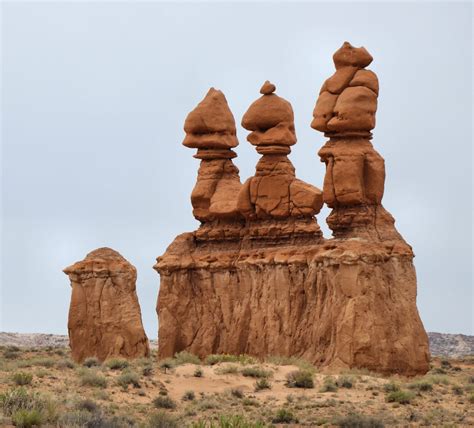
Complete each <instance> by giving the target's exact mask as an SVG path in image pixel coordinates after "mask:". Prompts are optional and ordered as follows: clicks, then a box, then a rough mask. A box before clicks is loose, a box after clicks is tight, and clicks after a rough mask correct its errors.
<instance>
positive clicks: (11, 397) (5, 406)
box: [0, 387, 57, 422]
mask: <svg viewBox="0 0 474 428" xmlns="http://www.w3.org/2000/svg"><path fill="white" fill-rule="evenodd" d="M0 407H1V409H2V411H3V414H4V415H5V416H11V417H13V415H15V414H18V415H17V416H18V418H23V419H25V420H26V421H27V420H28V418H29V417H31V418H32V419H34V418H35V416H34V414H33V413H34V412H32V411H36V412H38V413H40V415H41V420H42V421H43V422H54V421H55V420H56V418H57V408H56V403H55V402H53V401H52V400H50V399H49V398H47V397H45V396H42V395H41V394H39V393H37V392H28V391H27V390H26V389H25V388H23V387H20V388H14V389H11V390H9V391H6V392H4V393H2V394H0ZM20 411H28V412H32V416H28V415H27V414H26V413H25V412H23V413H21V412H20Z"/></svg>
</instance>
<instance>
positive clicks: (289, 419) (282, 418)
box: [272, 409, 299, 424]
mask: <svg viewBox="0 0 474 428" xmlns="http://www.w3.org/2000/svg"><path fill="white" fill-rule="evenodd" d="M272 422H273V423H274V424H291V423H298V422H299V421H298V418H297V417H296V416H294V415H293V413H291V412H290V411H289V410H287V409H280V410H278V412H277V414H276V415H275V417H274V418H273V420H272Z"/></svg>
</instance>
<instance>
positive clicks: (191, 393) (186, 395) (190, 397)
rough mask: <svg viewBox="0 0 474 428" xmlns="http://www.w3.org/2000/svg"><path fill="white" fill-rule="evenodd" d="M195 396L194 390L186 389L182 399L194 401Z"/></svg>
mask: <svg viewBox="0 0 474 428" xmlns="http://www.w3.org/2000/svg"><path fill="white" fill-rule="evenodd" d="M195 398H196V394H195V393H194V391H186V392H185V393H184V395H183V401H194V400H195Z"/></svg>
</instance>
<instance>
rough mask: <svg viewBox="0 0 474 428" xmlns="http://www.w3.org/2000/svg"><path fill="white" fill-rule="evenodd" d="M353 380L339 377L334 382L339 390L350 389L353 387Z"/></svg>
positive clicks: (347, 377)
mask: <svg viewBox="0 0 474 428" xmlns="http://www.w3.org/2000/svg"><path fill="white" fill-rule="evenodd" d="M354 383H355V381H354V378H353V377H350V376H339V377H338V378H337V380H336V385H337V386H338V387H339V388H348V389H349V388H352V387H353V386H354Z"/></svg>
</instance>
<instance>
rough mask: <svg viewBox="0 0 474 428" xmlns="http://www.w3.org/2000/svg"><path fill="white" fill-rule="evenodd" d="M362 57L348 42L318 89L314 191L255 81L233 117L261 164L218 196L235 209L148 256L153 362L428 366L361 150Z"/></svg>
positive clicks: (401, 267) (267, 95)
mask: <svg viewBox="0 0 474 428" xmlns="http://www.w3.org/2000/svg"><path fill="white" fill-rule="evenodd" d="M371 61H372V57H371V56H370V54H369V53H368V52H367V51H366V50H365V49H363V48H354V47H352V46H351V45H350V44H348V43H345V44H344V45H343V47H342V48H341V49H340V50H339V51H337V52H336V54H335V55H334V62H335V66H336V73H335V74H334V75H333V76H332V77H331V78H329V79H328V80H327V81H326V82H325V83H324V85H323V88H322V89H321V94H320V97H319V99H318V101H317V104H316V108H315V111H314V118H313V122H312V126H313V127H314V128H316V129H317V130H320V131H323V132H325V135H326V136H327V137H328V138H329V141H328V142H327V143H326V144H325V146H324V147H323V148H322V149H321V150H320V152H319V155H320V157H321V160H322V161H323V162H324V163H325V164H326V176H325V180H324V187H323V191H322V192H321V191H320V190H319V189H318V188H316V187H314V186H312V185H311V184H308V183H304V182H303V181H301V180H298V179H297V178H296V174H295V169H294V167H293V165H292V164H291V161H290V160H289V159H288V154H289V153H290V151H291V150H290V147H291V146H292V145H293V144H295V143H296V133H295V129H294V123H293V110H292V108H291V105H290V103H289V102H288V101H286V100H284V99H282V98H280V97H278V96H277V95H276V94H274V91H275V86H274V85H273V84H271V83H270V82H266V83H265V84H264V86H263V87H262V89H261V93H262V95H263V96H262V97H261V98H259V99H258V100H257V101H256V102H254V103H253V104H252V105H251V106H250V108H249V110H248V111H247V112H246V113H245V115H244V117H243V119H242V125H243V127H244V128H246V129H248V130H249V131H251V133H250V134H249V136H248V137H247V139H248V141H249V142H250V143H251V144H253V145H255V146H256V147H257V152H258V153H259V154H261V155H262V158H261V159H260V160H259V162H258V164H257V167H256V173H255V175H254V176H253V177H251V178H249V179H248V180H247V181H246V182H245V183H244V185H242V186H241V188H240V191H239V192H234V193H233V194H232V195H231V194H228V196H229V197H230V198H233V199H234V200H235V201H236V205H235V206H236V208H237V212H235V213H234V214H233V215H232V216H227V217H226V218H222V219H219V220H218V221H216V220H215V219H213V220H212V221H208V220H207V219H204V220H203V219H200V220H201V226H200V228H199V229H198V230H197V231H195V232H192V233H185V234H182V235H180V236H178V237H177V238H176V239H175V241H174V242H173V243H172V244H171V245H170V246H169V247H168V249H167V250H166V252H165V254H164V255H163V256H161V257H158V259H157V263H156V265H155V269H156V270H157V271H158V272H159V273H160V277H161V283H160V291H159V298H158V305H157V312H158V316H159V349H158V352H159V356H160V357H168V356H172V355H173V354H174V353H175V352H178V351H182V350H188V351H190V352H193V353H195V354H197V355H199V356H201V357H204V356H206V355H208V354H211V353H231V354H242V353H247V354H251V355H255V356H258V357H265V356H267V355H272V354H273V355H275V354H276V355H285V356H298V357H302V358H305V359H307V360H308V361H310V362H312V363H314V364H316V365H317V366H320V367H322V368H326V369H341V368H352V367H358V368H368V369H370V370H374V371H377V372H382V373H399V374H404V375H415V374H419V373H425V372H426V371H427V370H428V368H429V365H428V361H429V349H428V338H427V335H426V333H425V331H424V328H423V325H422V323H421V320H420V317H419V315H418V311H417V308H416V274H415V269H414V266H413V263H412V259H413V253H412V250H411V247H410V246H409V245H408V244H407V243H406V242H405V241H404V240H403V238H402V237H401V236H400V234H399V233H398V231H397V230H396V228H395V225H394V219H393V217H392V216H391V215H390V213H388V212H387V211H386V210H385V209H384V208H383V206H382V205H381V201H382V197H383V191H384V181H385V166H384V160H383V158H382V157H381V156H380V155H379V154H378V153H377V152H376V151H375V150H374V149H373V146H372V144H371V142H370V139H371V133H370V131H371V129H372V128H373V127H374V126H375V111H376V106H377V95H378V81H377V77H376V76H375V74H374V73H373V72H370V71H368V70H365V67H366V66H367V65H369V64H370V62H371ZM199 180H200V178H199V176H198V182H199ZM323 201H324V202H325V203H326V204H327V205H328V206H329V207H331V208H332V209H333V210H332V212H331V214H330V216H329V217H328V219H327V221H328V224H329V226H330V228H331V229H332V231H333V235H334V238H332V239H324V238H323V237H322V234H321V231H320V229H319V226H318V224H317V221H316V218H315V215H316V214H318V213H319V211H320V209H321V206H322V203H323ZM193 206H194V203H193ZM232 206H234V205H232ZM195 216H196V212H195ZM196 217H197V216H196Z"/></svg>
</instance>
